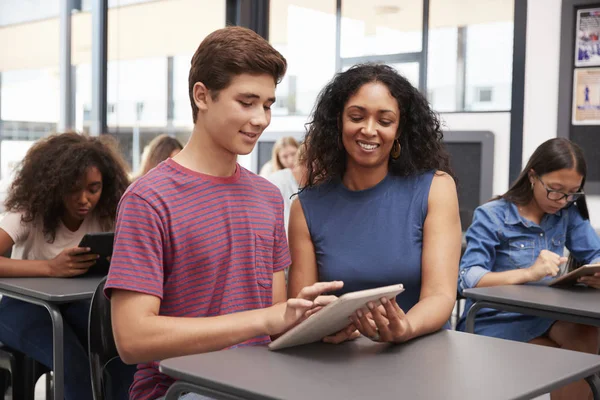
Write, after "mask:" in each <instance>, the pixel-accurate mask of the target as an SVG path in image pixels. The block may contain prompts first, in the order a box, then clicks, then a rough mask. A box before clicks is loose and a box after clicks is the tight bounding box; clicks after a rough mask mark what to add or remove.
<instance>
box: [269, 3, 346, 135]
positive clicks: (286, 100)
mask: <svg viewBox="0 0 600 400" xmlns="http://www.w3.org/2000/svg"><path fill="white" fill-rule="evenodd" d="M269 18H270V20H269V41H270V43H271V44H272V45H273V47H275V48H276V49H277V50H278V51H279V52H280V53H281V54H283V56H284V57H285V58H286V59H287V62H288V70H287V73H286V75H285V77H284V79H283V80H282V82H281V83H280V84H279V85H278V86H277V93H276V95H277V102H276V103H275V105H274V107H273V118H277V117H280V116H294V115H303V116H306V115H308V114H309V113H310V112H311V110H312V107H313V105H314V103H315V100H316V98H317V95H318V94H319V92H320V90H321V89H322V88H323V86H325V84H326V83H327V82H329V80H330V79H331V78H332V77H333V75H334V73H335V62H336V57H335V54H336V48H335V24H336V22H335V21H336V19H335V1H334V0H322V1H318V2H317V1H311V2H306V1H304V0H271V1H270V10H269ZM297 129H300V130H301V129H302V126H298V127H297Z"/></svg>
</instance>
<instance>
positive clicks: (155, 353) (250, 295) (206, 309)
mask: <svg viewBox="0 0 600 400" xmlns="http://www.w3.org/2000/svg"><path fill="white" fill-rule="evenodd" d="M285 70H286V61H285V59H284V58H283V56H282V55H281V54H279V53H278V52H277V51H276V50H275V49H274V48H273V47H271V45H270V44H269V43H268V42H267V41H265V40H264V39H263V38H262V37H260V36H259V35H257V34H256V33H254V32H253V31H251V30H249V29H245V28H240V27H228V28H224V29H220V30H218V31H215V32H213V33H211V34H210V35H209V36H207V37H206V39H204V41H203V42H202V43H201V44H200V46H199V47H198V50H197V51H196V53H195V54H194V57H193V58H192V63H191V69H190V74H189V96H190V101H191V106H192V115H193V120H194V129H193V132H192V135H191V137H190V140H189V142H188V143H187V144H186V146H185V147H184V149H183V150H182V151H181V152H180V153H179V154H177V155H176V156H175V157H174V158H173V159H168V160H166V161H165V162H163V163H161V164H159V165H158V166H157V167H156V168H154V169H153V170H152V171H150V172H149V173H148V174H146V175H144V176H143V177H142V178H140V179H138V180H137V181H136V182H135V183H134V184H132V185H131V187H130V188H129V189H128V191H127V192H126V194H125V195H124V196H123V198H122V200H121V203H120V206H119V212H118V218H117V226H116V238H115V245H114V252H113V256H112V259H111V268H110V273H109V275H108V281H107V284H106V294H107V296H111V307H112V323H113V331H114V335H115V341H116V343H117V348H118V350H119V354H120V355H121V358H122V359H123V361H124V362H126V363H131V364H133V363H137V364H138V371H137V373H136V375H135V379H134V382H133V385H132V387H131V390H130V395H131V399H134V400H139V399H143V400H150V399H157V398H160V397H161V396H164V395H165V393H166V391H167V389H168V387H169V386H170V385H171V384H172V382H173V380H172V379H170V378H169V377H168V376H166V375H163V374H161V373H160V372H159V371H158V364H159V361H158V360H163V359H165V358H170V357H176V356H182V355H187V354H194V353H203V352H209V351H215V350H220V349H224V348H229V347H232V346H237V345H257V344H265V343H268V342H269V341H270V336H272V335H277V334H280V333H282V332H284V331H286V330H287V329H289V328H290V327H292V326H293V325H294V324H296V323H297V322H298V321H299V320H301V319H302V318H304V317H305V316H306V315H307V314H308V313H310V312H314V311H316V310H317V309H318V306H319V305H322V304H323V301H325V298H323V297H322V298H320V299H317V296H319V295H320V294H321V293H323V292H327V291H334V290H337V289H339V288H340V287H341V286H342V283H341V282H328V283H317V284H315V285H313V286H310V287H307V288H305V289H304V290H303V291H302V292H301V293H300V295H299V297H298V298H294V299H290V300H287V301H286V288H285V276H284V269H285V268H286V267H288V266H289V264H290V257H289V253H288V247H287V241H286V233H285V228H284V222H283V201H282V198H281V194H280V193H279V191H278V190H277V188H276V187H275V186H273V185H272V184H271V183H269V182H267V181H266V180H265V179H263V178H261V177H258V176H257V175H255V174H253V173H251V172H249V171H247V170H246V169H244V168H242V167H241V166H240V165H239V164H237V162H236V160H237V156H238V155H239V154H248V153H250V152H251V151H252V149H253V148H254V146H255V144H256V142H257V140H258V138H259V137H260V135H261V133H262V132H263V130H264V129H265V128H266V127H267V126H268V125H269V123H270V120H271V106H272V104H273V103H274V102H275V87H276V84H277V83H278V82H279V81H280V80H281V78H282V77H283V75H284V74H285Z"/></svg>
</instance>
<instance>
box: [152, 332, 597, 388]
mask: <svg viewBox="0 0 600 400" xmlns="http://www.w3.org/2000/svg"><path fill="white" fill-rule="evenodd" d="M160 370H161V372H163V373H164V374H167V375H169V376H171V377H173V378H174V379H176V380H177V381H176V382H175V384H174V385H172V386H171V388H170V389H169V391H168V392H167V400H171V399H177V398H178V396H179V395H180V394H181V393H185V392H194V393H199V394H202V395H206V396H210V397H211V398H214V399H227V400H234V399H235V400H240V399H286V400H287V399H289V400H296V399H298V400H300V399H302V400H305V399H310V400H321V399H323V400H325V399H327V400H329V399H344V400H352V399H367V398H377V399H398V398H406V399H448V400H452V399H456V400H459V399H460V400H469V399H474V400H475V399H477V400H479V399H503V400H505V399H526V398H532V397H535V396H539V395H541V394H544V393H548V392H550V391H552V390H554V389H556V388H559V387H561V386H563V385H565V384H568V383H571V382H574V381H577V380H580V379H584V378H585V379H586V380H587V381H588V382H589V384H590V386H591V387H592V388H593V391H594V395H595V398H596V399H600V382H599V379H598V378H597V377H596V376H595V375H594V374H595V373H596V372H598V371H600V356H596V355H591V354H585V353H579V352H574V351H568V350H562V349H555V348H549V347H544V346H533V345H529V344H525V343H519V342H514V341H508V340H501V339H495V338H489V337H485V336H476V335H470V334H467V333H463V332H456V331H446V330H444V331H440V332H437V333H435V334H432V335H428V336H424V337H421V338H417V339H415V340H412V341H410V342H408V343H405V344H402V345H389V344H386V343H374V342H372V341H370V340H369V339H367V338H364V337H362V338H359V339H357V340H355V341H353V342H347V343H343V344H341V345H331V344H325V343H313V344H310V345H305V346H298V347H294V348H289V349H284V350H281V351H278V352H271V351H269V350H268V349H267V348H266V347H265V346H256V347H240V348H236V349H232V350H224V351H217V352H213V353H205V354H198V355H192V356H185V357H177V358H172V359H168V360H164V361H162V362H161V363H160Z"/></svg>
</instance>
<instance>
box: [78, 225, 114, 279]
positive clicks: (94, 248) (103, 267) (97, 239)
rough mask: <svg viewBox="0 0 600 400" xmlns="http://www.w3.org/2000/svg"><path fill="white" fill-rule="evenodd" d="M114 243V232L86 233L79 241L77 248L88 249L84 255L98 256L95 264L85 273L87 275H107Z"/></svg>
mask: <svg viewBox="0 0 600 400" xmlns="http://www.w3.org/2000/svg"><path fill="white" fill-rule="evenodd" d="M114 241H115V233H114V232H99V233H87V234H86V235H85V236H84V237H83V239H81V242H79V246H78V247H88V248H89V249H90V251H89V252H88V253H86V254H97V255H99V256H100V258H98V260H97V261H96V264H94V265H93V266H92V267H90V269H89V270H88V272H87V273H88V274H89V273H93V274H101V275H107V274H108V267H109V266H110V257H111V256H112V252H113V242H114Z"/></svg>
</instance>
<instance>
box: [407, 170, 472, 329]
mask: <svg viewBox="0 0 600 400" xmlns="http://www.w3.org/2000/svg"><path fill="white" fill-rule="evenodd" d="M461 235H462V233H461V226H460V216H459V212H458V197H457V193H456V185H455V183H454V180H453V179H452V177H450V176H449V175H447V174H445V173H437V174H436V175H435V176H434V177H433V182H432V183H431V189H430V191H429V200H428V211H427V217H426V218H425V224H424V226H423V256H422V272H421V275H422V276H421V280H422V282H421V296H420V298H419V302H418V303H417V304H416V305H415V306H414V307H413V308H411V310H410V311H409V312H408V313H407V314H406V318H407V321H408V323H409V324H410V327H411V330H412V334H411V335H410V337H408V338H407V339H406V340H408V339H411V338H413V337H417V336H421V335H424V334H427V333H430V332H434V331H436V330H438V329H440V328H442V326H444V324H445V323H446V322H447V321H448V319H449V318H450V315H451V314H452V309H453V308H454V303H455V302H456V285H457V282H456V277H457V275H458V263H459V259H460V250H461Z"/></svg>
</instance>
